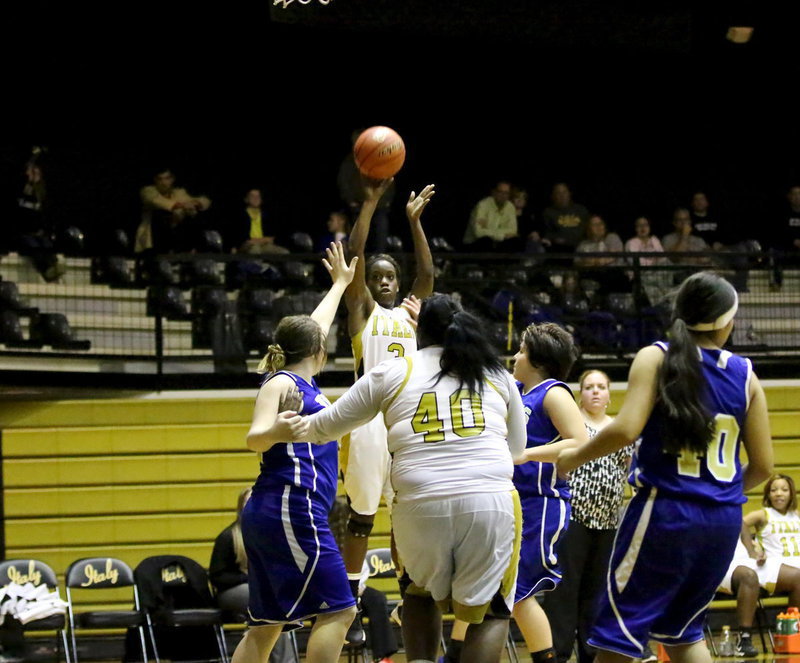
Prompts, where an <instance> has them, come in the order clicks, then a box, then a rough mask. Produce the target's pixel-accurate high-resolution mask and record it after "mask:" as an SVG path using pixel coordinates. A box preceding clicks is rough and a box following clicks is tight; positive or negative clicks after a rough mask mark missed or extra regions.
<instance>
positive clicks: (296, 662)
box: [288, 631, 300, 663]
mask: <svg viewBox="0 0 800 663" xmlns="http://www.w3.org/2000/svg"><path fill="white" fill-rule="evenodd" d="M288 636H289V642H290V643H291V646H292V655H293V656H294V663H300V648H299V647H298V646H297V634H296V633H295V632H294V631H289V633H288Z"/></svg>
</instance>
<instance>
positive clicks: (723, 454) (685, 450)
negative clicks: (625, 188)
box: [558, 272, 772, 663]
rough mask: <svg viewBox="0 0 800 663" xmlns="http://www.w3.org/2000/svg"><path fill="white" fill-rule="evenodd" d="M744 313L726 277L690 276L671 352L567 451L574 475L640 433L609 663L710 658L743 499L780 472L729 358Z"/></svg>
mask: <svg viewBox="0 0 800 663" xmlns="http://www.w3.org/2000/svg"><path fill="white" fill-rule="evenodd" d="M737 307H738V300H737V296H736V292H735V290H734V289H733V287H732V286H731V285H730V284H729V283H728V282H727V281H725V280H724V279H722V278H721V277H719V276H716V275H714V274H711V273H708V272H701V273H698V274H694V275H692V276H690V277H689V278H688V279H686V281H684V282H683V284H682V285H681V287H680V289H679V291H678V294H677V297H676V300H675V304H674V307H673V313H672V325H671V327H670V330H669V336H670V343H669V345H666V344H663V343H658V344H655V345H652V346H650V347H647V348H644V349H642V350H640V351H639V353H638V354H637V355H636V358H635V359H634V361H633V365H632V366H631V369H630V374H629V377H628V390H627V394H626V398H625V402H624V404H623V405H622V408H621V410H620V412H619V415H618V416H617V418H616V419H615V420H614V421H613V422H612V423H610V424H609V425H608V426H607V427H606V428H605V429H603V430H602V431H601V432H600V433H598V435H597V436H596V437H595V438H593V439H592V440H590V441H589V442H588V443H587V444H585V445H583V446H581V447H579V448H577V449H568V450H565V451H563V452H562V453H561V454H559V458H558V464H559V469H560V470H561V471H570V470H572V469H574V468H575V467H577V466H578V465H581V464H582V463H584V462H586V461H588V460H591V459H593V458H597V457H598V456H601V455H605V454H608V453H610V452H612V451H615V450H616V449H619V448H621V447H623V446H625V445H626V444H629V443H631V442H632V441H633V440H636V439H637V438H639V436H640V435H641V442H640V444H639V448H638V450H637V452H636V457H635V460H634V464H633V468H632V472H631V481H632V483H634V484H635V485H636V486H638V487H639V490H638V491H637V493H636V495H635V496H634V498H633V499H632V500H631V503H630V505H629V506H628V508H627V509H626V511H625V515H624V516H623V519H622V522H621V524H620V526H619V530H618V532H617V536H616V539H615V541H614V548H613V551H612V555H611V561H610V564H609V570H608V576H607V582H606V592H605V595H604V596H603V599H602V602H601V606H600V611H599V616H598V618H597V621H596V622H595V625H594V628H593V629H592V635H591V637H590V639H589V643H590V644H591V645H593V646H594V647H597V648H598V655H597V660H598V661H599V662H600V663H611V662H615V663H616V662H618V661H624V660H629V659H633V658H638V657H640V656H641V653H642V649H643V647H644V645H645V644H646V643H647V639H648V637H651V638H652V639H654V640H657V641H658V642H661V643H663V644H664V645H666V646H667V647H668V651H669V655H670V658H671V659H672V660H673V661H676V663H700V662H708V661H710V660H711V657H710V654H709V652H708V649H707V648H706V646H705V641H704V639H703V632H702V624H703V620H704V617H705V612H706V608H707V606H708V604H709V603H710V602H711V599H712V598H713V596H714V592H715V591H716V589H717V587H718V586H719V583H720V581H721V580H722V578H723V576H724V575H725V572H726V570H727V565H728V561H729V560H730V559H731V558H732V556H733V552H734V548H735V546H736V540H737V538H738V536H739V532H740V530H741V504H742V503H743V502H744V501H745V500H744V495H743V492H744V491H745V490H748V489H750V488H752V487H754V486H755V485H757V484H759V483H760V482H761V481H763V480H764V479H766V478H767V477H768V476H769V474H770V472H771V470H772V447H771V439H770V433H769V419H768V413H767V406H766V398H765V396H764V391H763V389H762V388H761V385H760V384H759V382H758V378H756V376H755V375H754V374H753V371H752V368H751V366H750V362H749V361H748V360H746V359H742V358H741V357H737V356H736V355H733V354H731V353H730V352H727V351H725V350H723V349H722V346H723V345H724V344H725V342H726V341H727V339H728V336H729V335H730V333H731V331H732V329H733V318H734V315H735V314H736V310H737ZM740 442H742V443H744V446H745V449H746V450H747V456H748V461H749V462H748V465H746V466H742V465H741V464H740V462H739V447H740Z"/></svg>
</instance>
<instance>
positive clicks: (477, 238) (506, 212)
mask: <svg viewBox="0 0 800 663" xmlns="http://www.w3.org/2000/svg"><path fill="white" fill-rule="evenodd" d="M510 197H511V185H510V184H509V183H508V182H504V181H500V182H498V183H497V184H496V185H495V187H494V189H492V195H490V196H487V197H486V198H483V199H482V200H480V201H479V202H478V204H477V205H475V207H474V208H473V209H472V213H471V214H470V217H469V223H468V224H467V230H466V232H465V233H464V244H465V245H466V246H467V248H468V249H469V250H471V251H513V250H515V249H517V248H518V247H519V242H518V241H517V238H518V232H517V211H516V208H515V207H514V204H513V203H512V202H511V201H510V200H509V198H510Z"/></svg>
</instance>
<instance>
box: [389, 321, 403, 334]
mask: <svg viewBox="0 0 800 663" xmlns="http://www.w3.org/2000/svg"><path fill="white" fill-rule="evenodd" d="M392 322H393V323H394V324H393V325H392V336H393V337H394V338H397V337H398V336H399V337H400V338H403V329H402V327H401V325H400V321H399V320H392Z"/></svg>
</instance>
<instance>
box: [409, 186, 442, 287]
mask: <svg viewBox="0 0 800 663" xmlns="http://www.w3.org/2000/svg"><path fill="white" fill-rule="evenodd" d="M434 186H435V185H434V184H429V185H428V186H426V187H425V188H424V189H423V190H422V191H420V194H419V195H418V196H417V195H415V193H414V192H413V191H412V192H411V195H410V196H409V197H408V203H407V204H406V217H408V222H409V223H410V224H411V239H412V240H413V242H414V258H415V259H416V262H417V275H416V276H415V277H414V283H413V285H412V286H411V294H412V295H415V296H416V297H419V298H420V299H425V297H427V296H428V295H430V294H431V293H432V292H433V256H431V249H430V247H429V246H428V238H427V237H425V231H424V230H423V229H422V223H420V217H421V216H422V211H423V210H424V209H425V208H426V207H427V206H428V203H429V202H430V199H431V198H433V194H435V193H436V191H435V190H434Z"/></svg>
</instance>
